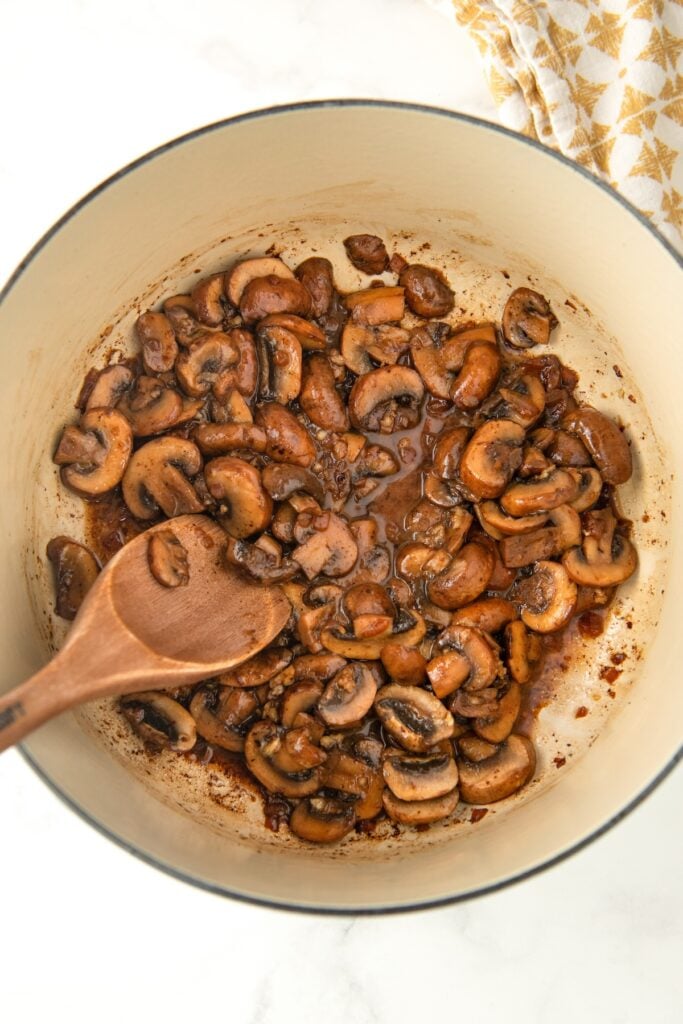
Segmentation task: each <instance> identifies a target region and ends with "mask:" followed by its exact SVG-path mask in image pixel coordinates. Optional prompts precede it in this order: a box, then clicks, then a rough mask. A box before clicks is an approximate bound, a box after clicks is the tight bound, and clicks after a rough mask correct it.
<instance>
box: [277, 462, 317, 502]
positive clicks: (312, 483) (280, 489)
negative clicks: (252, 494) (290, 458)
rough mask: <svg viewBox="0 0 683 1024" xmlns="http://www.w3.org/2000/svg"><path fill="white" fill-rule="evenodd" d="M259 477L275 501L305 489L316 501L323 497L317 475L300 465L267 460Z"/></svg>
mask: <svg viewBox="0 0 683 1024" xmlns="http://www.w3.org/2000/svg"><path fill="white" fill-rule="evenodd" d="M261 477H262V479H263V486H264V487H265V489H266V490H267V491H268V493H269V494H270V496H271V498H273V499H274V500H275V501H286V500H287V498H289V497H291V495H292V494H294V492H295V491H306V493H307V494H310V495H311V496H312V497H313V498H315V499H316V501H318V502H322V501H323V499H324V497H325V493H324V491H323V487H322V484H321V483H320V480H319V479H318V477H317V476H316V475H315V474H314V473H311V471H310V470H308V469H304V468H303V467H302V466H289V465H287V464H286V463H281V462H269V463H268V465H267V466H264V468H263V471H262V473H261Z"/></svg>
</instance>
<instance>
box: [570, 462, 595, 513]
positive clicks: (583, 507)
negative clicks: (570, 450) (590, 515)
mask: <svg viewBox="0 0 683 1024" xmlns="http://www.w3.org/2000/svg"><path fill="white" fill-rule="evenodd" d="M567 472H568V473H569V475H570V476H571V477H573V479H574V481H575V482H576V486H577V489H578V494H577V497H576V498H574V500H573V501H572V502H570V504H571V506H572V508H573V509H575V510H576V511H577V512H586V511H587V509H589V508H592V506H593V505H594V504H595V503H596V501H597V500H598V498H599V497H600V495H601V494H602V477H601V476H600V473H599V472H598V470H597V469H592V468H590V467H586V468H582V469H568V470H567Z"/></svg>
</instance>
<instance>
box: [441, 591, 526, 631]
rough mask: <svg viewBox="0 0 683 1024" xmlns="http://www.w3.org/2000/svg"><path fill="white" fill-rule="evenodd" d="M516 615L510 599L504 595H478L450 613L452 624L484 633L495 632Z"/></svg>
mask: <svg viewBox="0 0 683 1024" xmlns="http://www.w3.org/2000/svg"><path fill="white" fill-rule="evenodd" d="M516 617H517V612H516V610H515V606H514V605H513V603H512V601H508V600H506V599H505V598H504V597H480V598H479V600H478V601H473V602H472V603H471V604H467V605H465V606H464V607H463V608H458V609H457V611H454V612H453V614H452V615H451V623H452V624H453V625H454V626H469V627H470V628H473V629H481V630H483V631H484V632H485V633H497V632H498V631H499V630H501V629H502V628H503V627H504V626H506V625H507V624H508V623H509V622H512V620H513V619H515V618H516Z"/></svg>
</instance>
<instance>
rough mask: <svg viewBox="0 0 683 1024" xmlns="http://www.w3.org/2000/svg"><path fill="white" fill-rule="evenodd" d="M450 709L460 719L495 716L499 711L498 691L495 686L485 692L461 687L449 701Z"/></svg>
mask: <svg viewBox="0 0 683 1024" xmlns="http://www.w3.org/2000/svg"><path fill="white" fill-rule="evenodd" d="M448 707H449V709H450V710H451V711H452V712H453V714H454V715H459V716H460V718H481V717H482V716H483V715H495V714H496V713H497V711H498V690H497V689H496V688H495V687H494V686H487V687H486V688H485V689H483V690H466V689H465V688H464V687H463V686H460V687H458V689H457V690H456V691H455V693H454V694H453V696H452V697H451V699H450V700H449V702H448Z"/></svg>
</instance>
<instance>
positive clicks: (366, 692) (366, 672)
mask: <svg viewBox="0 0 683 1024" xmlns="http://www.w3.org/2000/svg"><path fill="white" fill-rule="evenodd" d="M376 693H377V679H376V678H375V675H374V673H373V672H371V671H370V669H369V668H368V666H367V665H364V664H362V663H360V662H351V664H349V665H345V666H344V668H343V669H341V671H339V672H338V673H337V674H336V675H335V676H334V678H333V679H332V680H331V681H330V682H329V683H328V684H327V686H326V687H325V692H324V693H323V695H322V697H321V698H320V700H319V702H318V714H319V715H320V717H321V718H322V720H323V721H324V722H325V724H326V725H329V726H331V727H332V728H333V729H342V728H344V727H345V726H348V725H352V724H353V723H354V722H360V720H361V719H362V718H363V717H364V715H366V714H367V712H368V711H369V710H370V708H371V707H372V704H373V701H374V699H375V695H376Z"/></svg>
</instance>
